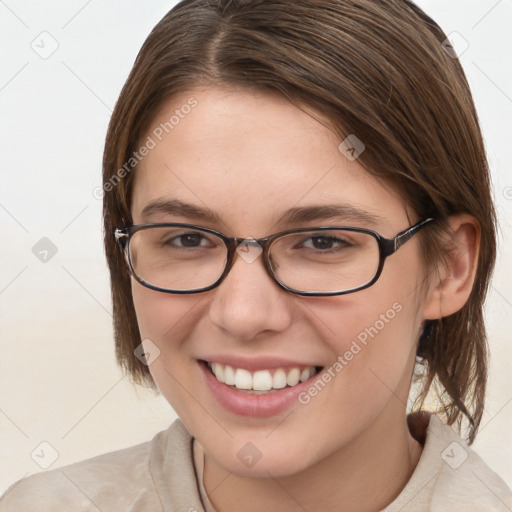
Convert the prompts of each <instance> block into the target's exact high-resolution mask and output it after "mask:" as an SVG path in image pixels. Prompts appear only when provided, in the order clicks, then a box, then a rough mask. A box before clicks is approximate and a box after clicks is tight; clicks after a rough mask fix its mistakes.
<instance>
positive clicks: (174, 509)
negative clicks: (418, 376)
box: [0, 415, 512, 512]
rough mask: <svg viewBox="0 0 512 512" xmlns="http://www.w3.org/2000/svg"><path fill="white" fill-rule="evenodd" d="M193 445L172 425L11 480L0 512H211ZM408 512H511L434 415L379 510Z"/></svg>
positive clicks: (494, 480)
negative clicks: (411, 464)
mask: <svg viewBox="0 0 512 512" xmlns="http://www.w3.org/2000/svg"><path fill="white" fill-rule="evenodd" d="M193 441H194V440H193V438H192V437H191V435H190V434H189V432H188V431H187V430H186V428H185V427H184V425H183V423H181V421H180V420H176V421H175V422H174V423H173V424H172V425H171V426H170V427H169V428H168V429H167V430H165V431H163V432H160V433H158V434H157V435H156V436H155V437H154V438H153V439H152V440H151V441H149V442H146V443H143V444H140V445H137V446H133V447H130V448H125V449H123V450H118V451H115V452H111V453H106V454H104V455H100V456H97V457H94V458H91V459H87V460H85V461H82V462H78V463H75V464H71V465H68V466H64V467H61V468H57V469H53V470H49V471H46V472H42V473H38V474H35V475H32V476H29V477H27V478H25V479H22V480H20V481H18V482H16V483H14V484H13V485H11V486H10V487H9V489H8V490H7V491H6V492H5V494H4V495H3V497H2V498H1V499H0V512H36V511H37V512H56V511H64V512H86V511H91V512H143V511H144V512H211V511H215V509H213V507H212V505H211V503H210V502H209V500H208V498H207V496H206V493H205V491H204V487H203V485H202V468H203V459H202V452H200V451H199V449H198V448H196V449H194V442H193ZM205 507H206V508H205ZM413 511H414V512H427V511H433V512H473V511H474V512H480V511H481V512H484V511H485V512H510V511H512V493H511V492H510V489H509V488H508V487H507V486H506V484H505V483H504V482H503V481H502V480H501V479H500V477H499V476H498V475H496V474H495V473H494V472H493V471H492V470H491V469H489V467H488V466H487V465H486V464H485V463H484V462H483V461H482V459H481V458H480V457H479V456H478V455H477V454H476V453H475V452H474V451H472V450H471V449H470V448H468V447H467V446H466V445H465V444H464V442H463V441H462V440H461V439H460V438H459V436H458V435H457V434H456V433H455V431H454V430H453V429H452V428H451V427H449V426H447V425H445V424H444V423H443V422H442V421H441V420H440V419H439V418H438V417H437V416H434V415H432V416H431V418H430V422H429V425H428V429H427V432H426V441H425V445H424V448H423V452H422V455H421V458H420V460H419V463H418V465H417V467H416V469H415V471H414V473H413V475H412V477H411V479H410V480H409V482H408V483H407V485H406V486H405V488H404V489H403V490H402V492H401V493H400V495H399V496H398V497H397V498H396V499H395V500H394V501H393V503H391V504H390V505H388V506H387V507H386V508H385V509H384V511H383V512H413ZM241 512H243V510H242V509H241Z"/></svg>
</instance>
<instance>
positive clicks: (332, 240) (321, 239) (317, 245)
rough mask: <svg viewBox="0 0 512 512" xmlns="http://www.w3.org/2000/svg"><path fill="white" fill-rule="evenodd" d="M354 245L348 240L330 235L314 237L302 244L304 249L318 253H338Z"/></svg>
mask: <svg viewBox="0 0 512 512" xmlns="http://www.w3.org/2000/svg"><path fill="white" fill-rule="evenodd" d="M353 245H354V244H353V243H351V242H350V241H348V240H346V239H341V238H337V237H335V236H329V235H313V236H310V237H309V238H307V239H306V240H305V241H303V242H302V243H301V246H302V247H305V248H307V249H314V250H317V251H333V250H334V251H336V250H341V249H345V248H348V247H352V246H353Z"/></svg>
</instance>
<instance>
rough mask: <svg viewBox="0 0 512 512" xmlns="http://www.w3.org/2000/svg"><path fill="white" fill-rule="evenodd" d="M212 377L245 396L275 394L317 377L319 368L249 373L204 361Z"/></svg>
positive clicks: (273, 369) (296, 368) (276, 369)
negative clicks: (245, 394)
mask: <svg viewBox="0 0 512 512" xmlns="http://www.w3.org/2000/svg"><path fill="white" fill-rule="evenodd" d="M204 363H205V364H206V366H207V367H208V368H209V370H210V372H211V373H212V375H213V376H214V377H215V378H216V379H217V380H218V381H219V382H221V383H222V384H225V385H226V386H228V387H230V388H232V389H236V390H237V391H242V392H244V393H247V394H254V395H260V394H269V393H276V392H278V391H279V390H281V389H284V388H291V387H294V386H296V385H297V384H300V383H302V382H305V381H306V380H308V379H310V378H311V377H314V376H315V375H317V374H318V373H319V372H320V371H321V370H322V367H321V366H306V367H301V366H296V367H289V368H272V369H268V370H257V371H254V372H250V371H249V370H246V369H244V368H234V367H232V366H229V365H226V364H221V363H212V362H209V361H204Z"/></svg>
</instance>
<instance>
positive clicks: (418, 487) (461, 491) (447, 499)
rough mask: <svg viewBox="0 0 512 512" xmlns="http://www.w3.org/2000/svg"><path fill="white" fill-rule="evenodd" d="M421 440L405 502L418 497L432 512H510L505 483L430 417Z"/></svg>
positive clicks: (447, 428) (511, 498) (451, 431)
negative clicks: (419, 453)
mask: <svg viewBox="0 0 512 512" xmlns="http://www.w3.org/2000/svg"><path fill="white" fill-rule="evenodd" d="M425 438H426V439H425V445H424V448H423V453H422V455H421V458H420V461H419V463H418V465H417V467H416V470H415V471H414V473H413V476H412V477H411V480H410V481H409V483H408V485H407V486H406V489H407V490H408V491H409V492H407V494H408V497H409V498H412V496H415V495H419V496H420V501H421V502H422V503H423V502H424V503H428V504H429V506H430V508H429V510H435V511H436V512H457V511H464V512H465V511H467V510H472V511H475V512H480V511H482V512H483V511H485V512H502V511H503V512H505V511H510V510H512V493H511V491H510V489H509V488H508V486H507V485H506V483H505V482H504V481H503V480H502V479H501V478H500V477H499V476H498V475H497V474H496V473H495V472H494V471H493V470H492V469H490V468H489V466H488V465H487V464H486V463H485V462H484V461H483V460H482V458H481V457H480V456H479V455H478V454H477V453H476V452H475V451H474V450H473V449H471V448H470V447H469V446H468V445H467V444H466V442H465V441H463V440H462V439H461V438H460V437H459V435H458V434H457V433H456V432H455V430H454V429H452V428H451V427H450V426H448V425H446V424H445V423H444V422H443V421H442V420H441V419H440V418H439V417H437V416H436V415H434V414H433V415H432V416H431V417H430V421H429V422H428V427H427V430H426V436H425ZM414 501H415V500H414V499H412V501H411V505H412V504H413V503H414ZM406 510H408V509H406ZM411 510H413V509H411Z"/></svg>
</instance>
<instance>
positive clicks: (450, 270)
mask: <svg viewBox="0 0 512 512" xmlns="http://www.w3.org/2000/svg"><path fill="white" fill-rule="evenodd" d="M448 229H449V231H450V233H451V236H449V238H448V239H447V240H446V245H447V255H446V258H445V259H444V260H443V261H440V262H439V267H438V271H437V273H436V276H435V279H434V280H433V282H432V286H431V289H430V291H429V294H428V297H427V303H426V307H425V309H424V318H425V320H435V319H438V318H442V317H445V316H449V315H451V314H453V313H456V312H457V311H459V310H460V309H461V308H462V307H463V306H464V304H466V302H467V300H468V298H469V295H470V294H471V290H472V289H473V283H474V281H475V275H476V268H477V264H478V253H479V247H480V227H479V225H478V223H477V221H476V220H475V219H474V218H473V217H472V216H470V215H466V214H461V215H454V216H452V217H450V219H449V221H448Z"/></svg>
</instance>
